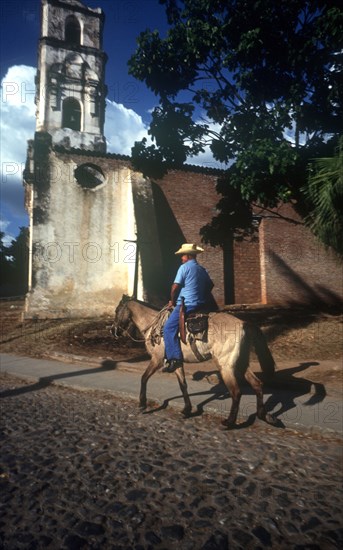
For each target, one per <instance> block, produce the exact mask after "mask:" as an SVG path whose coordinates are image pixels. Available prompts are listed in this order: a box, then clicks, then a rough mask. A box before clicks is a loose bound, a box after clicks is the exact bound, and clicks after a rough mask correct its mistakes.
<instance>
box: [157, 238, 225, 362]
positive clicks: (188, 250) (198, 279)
mask: <svg viewBox="0 0 343 550" xmlns="http://www.w3.org/2000/svg"><path fill="white" fill-rule="evenodd" d="M203 251H204V249H203V248H201V247H200V246H197V245H196V244H189V243H185V244H183V245H182V246H181V248H180V249H179V250H177V251H176V252H175V254H176V255H178V256H181V262H182V264H181V266H180V267H179V269H178V271H177V274H176V277H175V280H174V283H173V284H172V287H171V291H170V301H169V303H168V307H169V308H170V309H172V313H171V315H170V317H169V319H168V320H167V322H166V324H165V325H164V330H163V334H164V345H165V355H166V360H167V363H168V365H167V366H166V367H165V368H164V369H162V370H163V372H174V371H175V370H176V369H178V368H179V367H182V366H183V357H182V351H181V346H180V340H179V337H178V332H179V317H180V309H181V307H183V305H184V308H185V313H186V314H189V313H191V312H192V311H196V310H199V309H200V308H204V307H205V306H206V304H207V303H208V302H209V299H210V293H211V290H212V288H213V286H214V284H213V282H212V280H211V278H210V276H209V274H208V273H207V271H206V269H205V268H204V267H202V266H201V265H199V264H198V262H197V260H196V257H197V254H201V253H202V252H203Z"/></svg>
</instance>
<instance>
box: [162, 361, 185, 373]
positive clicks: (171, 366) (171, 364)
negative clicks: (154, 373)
mask: <svg viewBox="0 0 343 550" xmlns="http://www.w3.org/2000/svg"><path fill="white" fill-rule="evenodd" d="M180 367H183V361H182V359H170V360H169V361H168V366H167V367H164V368H163V369H162V372H175V371H176V369H179V368H180Z"/></svg>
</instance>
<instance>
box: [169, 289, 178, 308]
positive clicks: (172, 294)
mask: <svg viewBox="0 0 343 550" xmlns="http://www.w3.org/2000/svg"><path fill="white" fill-rule="evenodd" d="M180 290H181V285H178V284H177V283H173V284H172V286H171V290H170V300H169V303H168V307H174V306H175V304H176V300H177V297H178V295H179V293H180Z"/></svg>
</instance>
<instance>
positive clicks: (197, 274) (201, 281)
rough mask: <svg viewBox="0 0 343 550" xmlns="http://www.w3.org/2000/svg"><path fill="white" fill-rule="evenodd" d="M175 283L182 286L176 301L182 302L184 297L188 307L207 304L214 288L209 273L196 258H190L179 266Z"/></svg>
mask: <svg viewBox="0 0 343 550" xmlns="http://www.w3.org/2000/svg"><path fill="white" fill-rule="evenodd" d="M174 283H176V284H178V285H180V286H181V287H182V288H181V291H180V294H179V296H178V299H177V302H176V303H177V304H181V298H182V297H183V298H184V299H185V305H186V306H188V307H189V306H192V307H195V306H198V305H202V304H205V303H206V301H207V298H208V295H209V291H210V290H211V289H212V281H211V279H210V276H209V274H208V273H207V271H206V269H205V268H204V267H202V266H201V265H199V264H198V262H197V261H196V260H188V261H187V262H186V263H184V264H182V265H181V266H180V267H179V269H178V272H177V274H176V277H175V280H174Z"/></svg>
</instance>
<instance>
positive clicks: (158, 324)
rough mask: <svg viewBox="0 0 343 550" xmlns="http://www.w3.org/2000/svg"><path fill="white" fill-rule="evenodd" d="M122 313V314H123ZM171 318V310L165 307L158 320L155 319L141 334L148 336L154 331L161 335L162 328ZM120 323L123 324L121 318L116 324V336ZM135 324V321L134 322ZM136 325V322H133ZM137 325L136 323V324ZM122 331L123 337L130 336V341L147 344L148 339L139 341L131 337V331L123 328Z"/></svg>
mask: <svg viewBox="0 0 343 550" xmlns="http://www.w3.org/2000/svg"><path fill="white" fill-rule="evenodd" d="M121 313H122V312H121ZM168 316H169V308H168V305H166V306H164V308H163V309H162V310H161V311H160V312H159V313H158V314H157V316H156V318H155V319H153V321H152V322H151V323H150V324H149V325H148V326H147V327H146V328H144V329H142V330H140V332H141V333H142V334H143V335H146V333H147V332H148V331H149V330H150V329H151V330H152V331H154V333H158V334H160V333H161V331H162V327H163V325H164V323H165V321H166V318H167V317H168ZM120 322H121V319H120V318H119V319H118V322H117V323H116V325H117V326H116V327H115V331H114V332H115V335H116V332H117V327H118V328H119V327H120ZM132 322H133V321H132ZM133 323H134V322H133ZM134 324H135V323H134ZM121 331H122V335H123V336H125V337H126V336H128V337H129V338H130V340H132V342H137V343H141V342H145V341H146V337H145V338H143V339H137V338H134V337H133V336H131V334H130V333H129V331H128V330H127V329H124V328H121Z"/></svg>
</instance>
